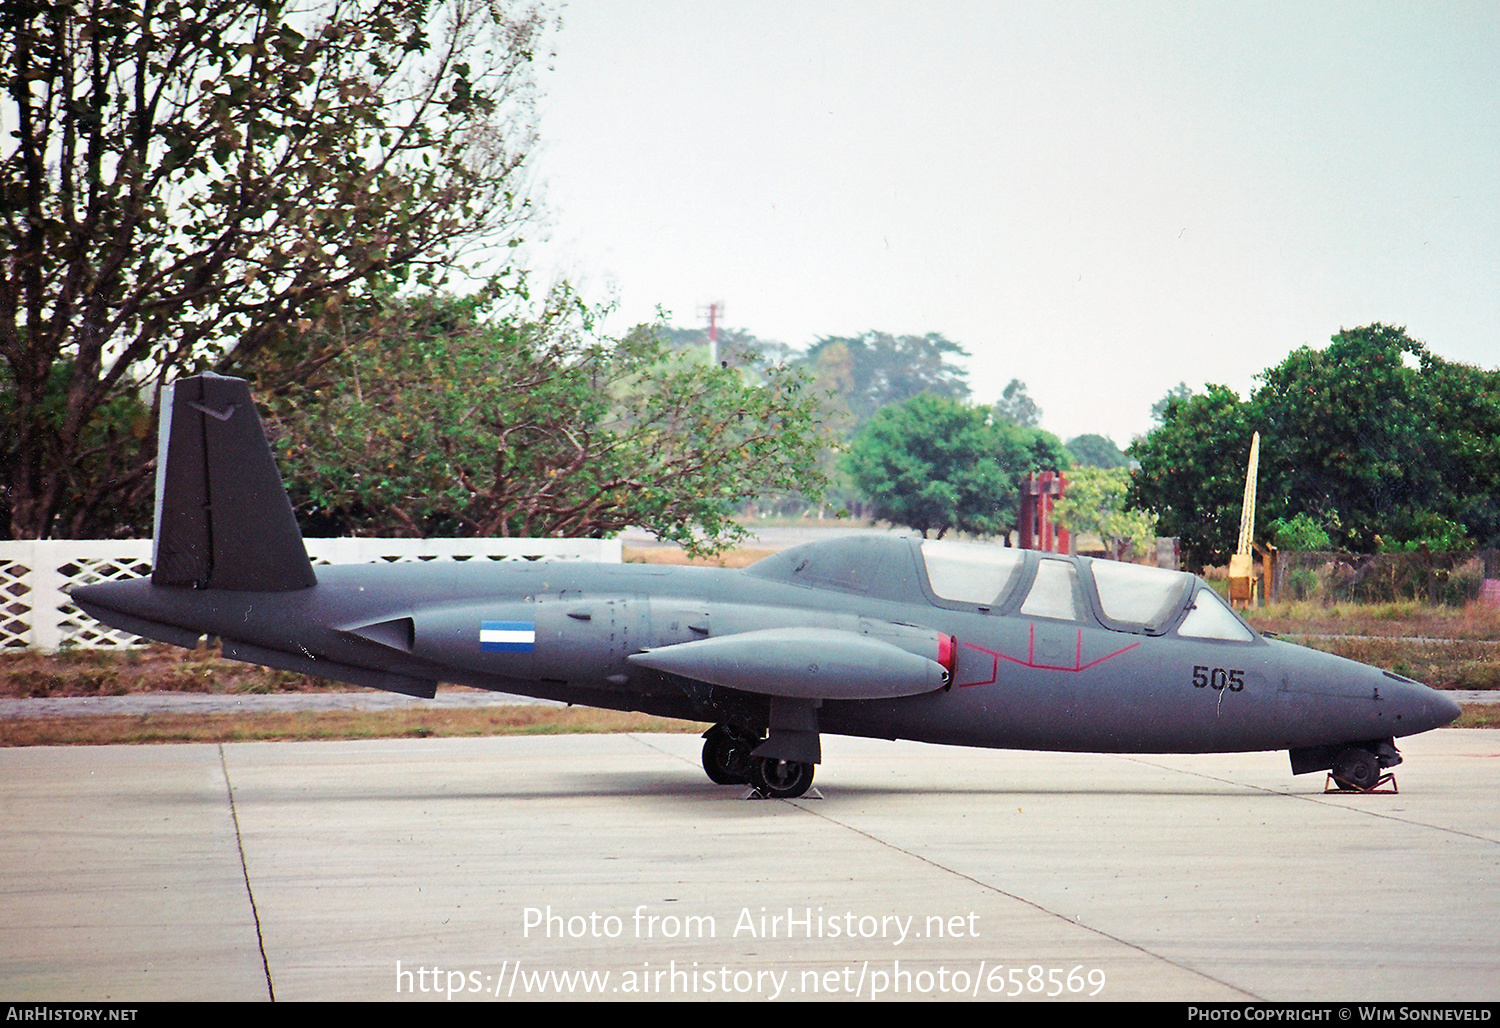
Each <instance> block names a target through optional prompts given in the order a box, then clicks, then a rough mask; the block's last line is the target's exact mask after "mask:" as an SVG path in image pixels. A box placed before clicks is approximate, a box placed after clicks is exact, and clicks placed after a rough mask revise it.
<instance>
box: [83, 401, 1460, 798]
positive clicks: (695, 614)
mask: <svg viewBox="0 0 1500 1028" xmlns="http://www.w3.org/2000/svg"><path fill="white" fill-rule="evenodd" d="M161 440H162V442H161V455H162V456H161V459H160V462H159V467H158V473H157V513H156V531H155V561H154V566H153V570H152V574H151V577H150V578H149V579H145V578H143V579H136V580H133V581H126V582H110V583H104V584H98V585H90V586H85V587H81V588H78V589H75V590H74V591H73V598H74V600H75V601H76V602H77V603H78V605H79V606H80V607H82V608H83V609H84V610H85V611H86V612H88V613H89V614H90V615H92V616H93V617H95V618H97V619H98V620H100V621H103V622H105V623H107V624H110V625H114V626H116V627H118V628H121V629H125V630H127V631H131V632H135V633H137V634H139V635H142V636H146V637H148V638H152V639H160V640H163V641H166V642H169V643H174V644H177V645H180V646H194V645H196V644H197V643H198V642H199V640H200V639H201V638H203V637H204V636H209V637H217V638H219V639H220V641H221V643H222V646H223V653H224V655H225V656H227V657H231V658H235V659H238V660H245V661H250V662H253V663H257V664H264V665H267V666H269V667H274V668H282V669H286V670H291V671H298V672H304V673H306V674H310V675H318V676H321V677H324V678H331V679H337V680H340V681H344V682H352V683H354V684H356V685H362V686H372V687H374V688H377V689H387V690H391V691H394V692H399V693H407V694H411V695H415V696H423V697H431V696H432V695H433V693H434V690H435V688H436V685H437V683H438V682H454V683H459V684H463V685H469V686H478V687H479V688H482V689H491V690H496V691H502V692H508V693H519V694H524V695H529V696H537V697H545V698H550V699H555V700H562V701H565V702H568V703H579V704H586V705H589V706H595V707H606V708H612V709H616V710H639V711H646V712H649V713H652V714H657V715H662V716H666V717H673V718H684V719H688V720H695V721H707V722H712V723H713V724H714V727H713V728H712V729H710V730H709V731H708V732H707V733H706V734H705V736H704V738H705V743H704V747H703V766H704V769H705V770H706V771H707V772H708V776H709V778H711V779H712V780H713V781H715V782H718V783H721V784H730V783H746V784H750V785H753V786H754V787H755V788H757V789H759V790H760V791H761V792H762V793H764V794H766V795H768V796H775V797H793V796H800V795H802V794H803V793H804V792H806V791H807V789H808V787H809V785H810V784H811V782H812V777H813V768H814V765H816V764H818V763H819V762H820V760H821V756H822V750H821V745H820V741H819V740H820V736H821V735H822V734H823V733H835V734H840V735H856V736H868V737H872V738H884V739H915V740H921V741H924V742H933V743H948V744H954V745H961V746H985V747H1003V748H1013V749H1032V750H1070V751H1083V752H1109V753H1212V752H1232V751H1252V750H1279V749H1285V750H1288V751H1290V754H1291V764H1292V771H1293V773H1295V774H1301V773H1307V772H1313V771H1321V770H1325V769H1327V770H1331V772H1332V774H1333V777H1334V778H1335V780H1336V781H1338V782H1339V783H1340V784H1341V785H1342V786H1343V787H1346V788H1350V789H1364V788H1369V787H1370V786H1372V785H1373V784H1375V783H1376V782H1377V781H1378V780H1379V779H1380V777H1381V772H1382V769H1384V768H1387V767H1390V766H1392V765H1394V764H1396V763H1398V762H1399V761H1400V759H1401V758H1400V756H1399V755H1398V754H1397V752H1396V747H1395V739H1396V737H1398V736H1404V735H1411V734H1414V733H1417V732H1423V731H1427V730H1428V729H1431V728H1437V727H1439V726H1441V725H1445V724H1447V723H1448V722H1450V721H1452V720H1453V719H1454V718H1456V717H1457V716H1458V715H1459V713H1460V710H1459V707H1458V705H1457V704H1455V703H1454V702H1453V701H1452V700H1450V699H1448V698H1447V697H1445V696H1443V695H1442V694H1440V693H1438V692H1435V691H1434V690H1432V689H1429V688H1427V687H1426V686H1423V685H1420V684H1418V683H1417V682H1413V681H1411V680H1409V679H1407V678H1403V677H1402V676H1400V675H1397V674H1394V673H1392V672H1390V671H1381V670H1379V669H1377V668H1372V667H1368V666H1366V665H1363V664H1359V663H1355V662H1354V661H1350V660H1345V659H1343V658H1340V657H1335V656H1332V655H1329V654H1325V653H1319V652H1316V651H1313V650H1308V649H1304V648H1302V647H1299V646H1294V645H1291V644H1288V643H1284V642H1280V641H1277V640H1274V639H1267V638H1264V637H1262V636H1261V635H1260V634H1259V633H1257V632H1256V631H1255V630H1254V629H1252V628H1250V627H1249V626H1248V625H1246V624H1245V623H1244V622H1243V621H1242V620H1241V619H1240V618H1239V616H1238V615H1236V614H1235V613H1234V612H1233V611H1232V610H1231V609H1230V608H1229V607H1228V606H1227V605H1226V604H1225V603H1224V602H1223V601H1222V600H1221V599H1220V598H1219V596H1218V595H1217V594H1216V593H1215V592H1214V590H1213V589H1212V588H1211V587H1209V586H1208V585H1207V584H1206V583H1205V582H1203V581H1202V580H1201V579H1199V578H1197V577H1195V576H1193V575H1189V574H1186V573H1182V572H1174V571H1166V570H1160V569H1156V568H1147V567H1139V566H1136V565H1131V564H1122V563H1116V562H1112V561H1104V560H1089V559H1085V558H1076V557H1064V556H1056V555H1053V554H1048V553H1037V552H1029V551H1022V550H1014V549H1009V548H1005V547H1000V546H984V545H974V544H957V543H951V542H943V541H933V540H925V539H902V538H896V537H890V536H886V537H878V538H839V539H834V540H831V541H827V542H817V543H810V544H807V545H804V546H798V547H796V548H793V549H790V550H786V551H783V552H781V553H778V554H776V555H774V556H771V557H767V558H766V559H764V560H762V561H760V562H759V563H756V564H754V565H752V566H750V567H748V568H745V569H743V570H726V569H718V568H697V567H661V566H650V565H637V564H584V563H569V562H560V561H559V562H545V561H543V562H527V561H516V562H504V563H498V562H491V561H484V562H462V563H443V564H436V563H411V564H385V565H356V566H322V567H319V568H318V569H317V571H316V573H315V572H314V570H313V566H312V564H311V563H310V562H309V560H308V557H307V552H306V550H305V548H304V546H303V543H302V537H301V535H300V533H299V532H298V529H297V523H296V519H295V517H294V516H293V513H292V507H291V504H290V502H289V500H288V498H287V495H286V491H285V489H284V488H283V487H282V484H281V479H280V476H279V475H278V473H277V470H276V466H275V462H274V459H273V457H272V454H271V450H270V447H269V446H268V444H267V443H266V439H265V435H264V432H263V430H262V428H261V424H260V419H259V417H258V416H257V414H256V412H255V407H254V404H253V402H252V400H251V396H250V392H249V389H248V388H247V386H246V384H245V383H244V382H243V381H241V380H239V379H232V378H221V377H218V376H213V375H204V376H199V377H195V378H189V379H184V380H182V381H180V382H179V383H177V385H176V386H175V388H173V389H172V391H171V394H170V395H169V396H167V397H165V398H164V402H163V415H162V433H161Z"/></svg>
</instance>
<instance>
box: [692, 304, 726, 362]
mask: <svg viewBox="0 0 1500 1028" xmlns="http://www.w3.org/2000/svg"><path fill="white" fill-rule="evenodd" d="M698 313H699V314H707V315H708V363H709V364H711V365H716V364H718V363H719V319H720V318H721V317H723V316H724V301H723V300H720V301H718V302H717V303H711V304H709V305H708V309H707V310H704V309H702V308H700V309H699V311H698Z"/></svg>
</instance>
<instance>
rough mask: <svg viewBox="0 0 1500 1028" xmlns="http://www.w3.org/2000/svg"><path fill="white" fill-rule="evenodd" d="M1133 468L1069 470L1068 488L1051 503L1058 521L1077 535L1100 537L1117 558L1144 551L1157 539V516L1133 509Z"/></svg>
mask: <svg viewBox="0 0 1500 1028" xmlns="http://www.w3.org/2000/svg"><path fill="white" fill-rule="evenodd" d="M1129 495H1130V472H1129V471H1127V470H1126V469H1125V468H1100V467H1083V468H1074V469H1073V470H1072V471H1070V472H1069V473H1068V488H1067V492H1066V494H1065V495H1063V496H1061V497H1059V498H1058V499H1057V501H1056V502H1055V503H1054V504H1053V506H1052V511H1053V514H1054V515H1055V517H1056V519H1057V522H1058V524H1060V525H1062V526H1063V527H1064V528H1066V529H1067V530H1068V531H1069V532H1072V533H1074V534H1075V535H1077V534H1080V533H1087V534H1092V535H1096V536H1098V537H1099V540H1100V542H1101V543H1102V544H1103V545H1104V548H1105V549H1106V550H1109V551H1110V554H1111V556H1113V557H1114V558H1115V559H1122V558H1124V557H1125V556H1126V555H1127V554H1128V553H1129V552H1130V551H1132V550H1134V551H1135V552H1138V553H1144V552H1146V551H1147V550H1149V549H1150V548H1151V547H1152V545H1153V544H1154V543H1155V541H1156V519H1155V518H1153V517H1152V516H1151V515H1150V514H1149V513H1147V512H1145V511H1139V510H1131V509H1129V507H1128V500H1129Z"/></svg>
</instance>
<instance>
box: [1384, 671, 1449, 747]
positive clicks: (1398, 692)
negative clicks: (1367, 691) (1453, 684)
mask: <svg viewBox="0 0 1500 1028" xmlns="http://www.w3.org/2000/svg"><path fill="white" fill-rule="evenodd" d="M1387 678H1388V679H1389V678H1390V675H1389V674H1387ZM1385 691H1387V692H1388V693H1390V695H1391V698H1392V700H1393V701H1395V704H1396V705H1397V710H1398V711H1399V713H1398V714H1397V717H1398V718H1399V719H1400V724H1401V733H1400V734H1402V735H1413V734H1415V733H1417V732H1425V731H1427V730H1428V729H1431V728H1441V727H1442V726H1443V725H1446V724H1448V723H1449V722H1451V721H1453V720H1455V719H1456V718H1457V717H1458V716H1459V715H1460V714H1462V713H1463V712H1464V711H1463V708H1462V707H1460V706H1459V705H1458V704H1457V703H1456V702H1454V700H1453V698H1452V697H1449V696H1444V695H1443V694H1442V693H1440V692H1438V691H1437V690H1436V689H1431V688H1428V687H1427V686H1425V685H1422V684H1421V683H1420V682H1413V681H1410V680H1409V679H1403V680H1390V681H1388V682H1387V684H1386V686H1385Z"/></svg>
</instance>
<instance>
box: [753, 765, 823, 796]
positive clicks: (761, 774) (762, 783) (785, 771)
mask: <svg viewBox="0 0 1500 1028" xmlns="http://www.w3.org/2000/svg"><path fill="white" fill-rule="evenodd" d="M812 780H813V765H812V764H806V763H803V762H802V761H800V760H772V759H770V758H767V759H764V760H759V761H757V762H756V764H755V782H754V785H755V787H756V788H757V789H759V790H760V791H761V792H763V793H765V794H766V795H767V796H770V797H771V798H772V799H777V800H791V799H796V798H797V797H798V796H801V795H802V794H803V793H805V792H807V790H808V789H810V788H812Z"/></svg>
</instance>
